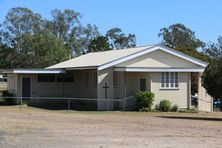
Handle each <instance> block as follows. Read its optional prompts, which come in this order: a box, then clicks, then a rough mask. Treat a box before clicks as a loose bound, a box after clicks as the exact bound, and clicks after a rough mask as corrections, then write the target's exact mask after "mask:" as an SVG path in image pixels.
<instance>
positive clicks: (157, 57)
mask: <svg viewBox="0 0 222 148" xmlns="http://www.w3.org/2000/svg"><path fill="white" fill-rule="evenodd" d="M115 67H148V68H149V67H154V68H169V67H175V68H198V67H199V66H198V65H196V64H193V63H191V62H189V61H186V60H183V59H181V58H179V57H176V56H174V55H171V54H169V53H167V52H165V51H162V50H157V51H153V52H151V53H148V54H146V55H143V56H140V57H138V58H135V59H132V60H130V61H127V62H124V63H121V64H118V65H117V66H115Z"/></svg>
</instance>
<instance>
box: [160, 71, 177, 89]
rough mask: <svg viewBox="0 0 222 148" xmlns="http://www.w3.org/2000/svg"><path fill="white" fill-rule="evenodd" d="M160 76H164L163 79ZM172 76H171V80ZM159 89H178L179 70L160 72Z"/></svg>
mask: <svg viewBox="0 0 222 148" xmlns="http://www.w3.org/2000/svg"><path fill="white" fill-rule="evenodd" d="M167 74H168V79H167V78H166V77H167ZM176 74H177V80H176ZM162 76H163V77H164V79H162V78H163V77H162ZM172 76H173V80H172ZM166 81H168V83H166ZM162 82H163V83H162ZM176 84H177V86H176ZM167 86H168V87H167ZM160 89H179V72H161V73H160Z"/></svg>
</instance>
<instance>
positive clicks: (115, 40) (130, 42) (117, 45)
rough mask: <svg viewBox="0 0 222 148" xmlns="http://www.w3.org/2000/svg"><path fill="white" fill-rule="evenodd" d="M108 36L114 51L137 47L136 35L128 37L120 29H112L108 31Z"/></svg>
mask: <svg viewBox="0 0 222 148" xmlns="http://www.w3.org/2000/svg"><path fill="white" fill-rule="evenodd" d="M106 36H107V37H108V39H109V41H110V46H111V48H112V49H123V48H130V47H135V46H136V36H135V35H134V34H128V35H126V34H125V33H123V32H122V30H121V29H120V28H112V29H110V30H109V31H107V33H106Z"/></svg>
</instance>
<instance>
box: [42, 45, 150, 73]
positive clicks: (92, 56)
mask: <svg viewBox="0 0 222 148" xmlns="http://www.w3.org/2000/svg"><path fill="white" fill-rule="evenodd" d="M152 47H154V45H151V46H141V47H136V48H128V49H122V50H110V51H103V52H92V53H88V54H85V55H82V56H79V57H76V58H73V59H71V60H68V61H65V62H62V63H59V64H56V65H53V66H50V67H47V68H46V69H61V68H62V69H71V68H74V69H81V68H93V69H94V68H96V69H97V68H98V67H100V66H102V65H104V64H106V63H111V62H113V61H116V60H119V59H121V58H124V57H126V56H130V55H133V54H135V53H138V52H141V51H143V50H145V49H148V48H152Z"/></svg>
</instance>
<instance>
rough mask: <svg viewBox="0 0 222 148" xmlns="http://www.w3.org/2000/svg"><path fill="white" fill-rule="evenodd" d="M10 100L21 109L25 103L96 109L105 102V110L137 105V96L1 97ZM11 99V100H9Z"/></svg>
mask: <svg viewBox="0 0 222 148" xmlns="http://www.w3.org/2000/svg"><path fill="white" fill-rule="evenodd" d="M0 99H4V100H8V102H11V103H9V104H17V105H19V109H20V110H21V109H22V108H23V106H24V105H28V106H32V107H38V108H44V109H50V110H82V111H83V110H84V111H96V110H98V106H99V105H101V104H103V109H102V110H105V111H112V110H114V111H126V110H134V109H135V107H136V99H135V97H133V96H131V97H127V98H125V99H97V98H73V97H0ZM9 100H10V101H9Z"/></svg>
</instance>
